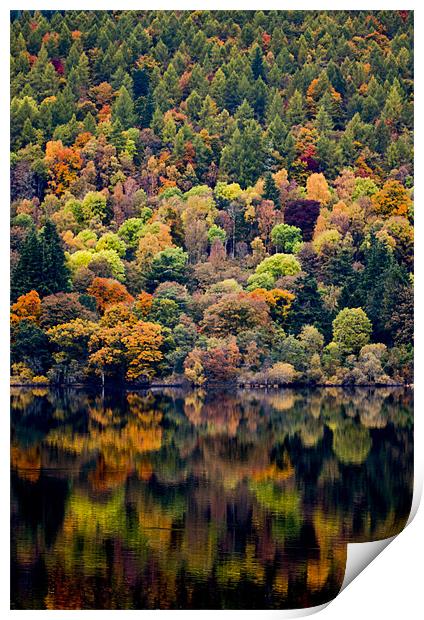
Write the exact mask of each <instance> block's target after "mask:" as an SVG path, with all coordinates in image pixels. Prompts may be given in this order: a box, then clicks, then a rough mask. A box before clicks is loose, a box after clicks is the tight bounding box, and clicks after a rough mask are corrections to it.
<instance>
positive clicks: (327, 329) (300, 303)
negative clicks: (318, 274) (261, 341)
mask: <svg viewBox="0 0 424 620" xmlns="http://www.w3.org/2000/svg"><path fill="white" fill-rule="evenodd" d="M331 318H332V317H331V315H330V313H329V312H328V310H327V309H326V308H325V306H324V304H323V301H322V299H321V295H320V294H319V291H318V284H317V281H316V279H315V278H314V277H313V276H311V275H309V274H308V275H306V276H305V277H304V278H302V279H301V280H300V281H299V283H298V284H297V286H296V290H295V298H294V301H293V305H292V307H291V309H290V315H289V319H288V325H287V328H288V331H289V332H290V333H294V334H298V333H299V332H300V331H301V329H302V327H303V326H304V325H314V326H315V327H316V328H317V329H318V330H319V331H320V332H321V333H322V334H323V335H324V336H325V338H326V339H329V338H330V336H331Z"/></svg>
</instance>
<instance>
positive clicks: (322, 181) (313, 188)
mask: <svg viewBox="0 0 424 620" xmlns="http://www.w3.org/2000/svg"><path fill="white" fill-rule="evenodd" d="M306 196H307V198H308V200H318V201H319V202H320V203H321V204H322V205H326V204H327V203H328V202H329V200H330V198H331V193H330V190H329V189H328V183H327V180H326V178H325V176H324V175H323V174H322V172H320V173H314V174H311V176H309V177H308V180H307V181H306Z"/></svg>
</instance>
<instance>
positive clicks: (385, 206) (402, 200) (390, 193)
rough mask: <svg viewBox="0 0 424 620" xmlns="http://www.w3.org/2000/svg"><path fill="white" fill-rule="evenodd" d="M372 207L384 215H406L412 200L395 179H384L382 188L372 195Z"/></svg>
mask: <svg viewBox="0 0 424 620" xmlns="http://www.w3.org/2000/svg"><path fill="white" fill-rule="evenodd" d="M372 202H373V206H374V209H375V210H376V211H377V213H380V214H381V215H385V216H391V215H403V216H405V215H408V213H409V210H410V208H411V206H412V201H411V199H410V197H409V194H408V192H407V190H406V189H405V188H404V187H403V185H402V184H401V183H400V182H399V181H396V180H390V181H386V183H385V184H384V185H383V187H382V189H381V190H379V191H378V192H377V193H375V194H374V195H373V198H372Z"/></svg>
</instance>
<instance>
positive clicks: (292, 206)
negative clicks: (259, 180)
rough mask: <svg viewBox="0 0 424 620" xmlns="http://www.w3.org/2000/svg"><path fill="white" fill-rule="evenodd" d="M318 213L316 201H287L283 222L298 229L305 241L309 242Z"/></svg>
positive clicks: (318, 207) (318, 208)
mask: <svg viewBox="0 0 424 620" xmlns="http://www.w3.org/2000/svg"><path fill="white" fill-rule="evenodd" d="M319 212H320V203H319V202H318V201H317V200H303V199H301V200H289V201H288V202H287V204H286V207H285V210H284V222H285V223H286V224H289V225H290V226H296V227H297V228H300V230H301V231H302V234H303V239H304V240H305V241H310V240H311V239H312V235H313V232H314V228H315V224H316V221H317V218H318V215H319Z"/></svg>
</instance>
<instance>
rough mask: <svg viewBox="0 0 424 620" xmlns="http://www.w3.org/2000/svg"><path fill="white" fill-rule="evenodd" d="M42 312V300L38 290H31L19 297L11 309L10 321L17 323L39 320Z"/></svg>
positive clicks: (13, 323)
mask: <svg viewBox="0 0 424 620" xmlns="http://www.w3.org/2000/svg"><path fill="white" fill-rule="evenodd" d="M40 314H41V301H40V296H39V295H38V293H37V291H34V290H32V291H29V293H26V294H25V295H21V296H20V297H18V300H17V302H16V303H14V304H13V306H12V307H11V309H10V322H11V324H12V325H17V324H18V323H20V321H32V322H34V323H37V322H38V319H39V318H40Z"/></svg>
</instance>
